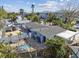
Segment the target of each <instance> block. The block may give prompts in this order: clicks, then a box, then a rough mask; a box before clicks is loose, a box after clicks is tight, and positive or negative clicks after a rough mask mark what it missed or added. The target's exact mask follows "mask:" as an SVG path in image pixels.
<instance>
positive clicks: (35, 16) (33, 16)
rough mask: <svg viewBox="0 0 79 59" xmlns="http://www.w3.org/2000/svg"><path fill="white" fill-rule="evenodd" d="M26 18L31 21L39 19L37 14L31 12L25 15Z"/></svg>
mask: <svg viewBox="0 0 79 59" xmlns="http://www.w3.org/2000/svg"><path fill="white" fill-rule="evenodd" d="M26 18H27V19H28V20H31V21H33V22H39V21H40V19H39V15H37V14H34V13H31V14H29V15H27V17H26Z"/></svg>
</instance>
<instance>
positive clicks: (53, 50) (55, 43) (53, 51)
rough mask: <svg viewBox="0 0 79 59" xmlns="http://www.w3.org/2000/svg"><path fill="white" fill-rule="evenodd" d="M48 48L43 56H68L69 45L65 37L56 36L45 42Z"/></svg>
mask: <svg viewBox="0 0 79 59" xmlns="http://www.w3.org/2000/svg"><path fill="white" fill-rule="evenodd" d="M45 44H46V46H47V48H46V49H44V51H43V53H42V56H43V57H46V58H64V57H68V56H69V55H68V56H66V54H67V47H66V44H65V42H64V40H63V39H60V38H58V39H57V38H54V39H50V40H47V41H46V42H45Z"/></svg>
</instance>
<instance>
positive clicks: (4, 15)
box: [0, 8, 7, 20]
mask: <svg viewBox="0 0 79 59" xmlns="http://www.w3.org/2000/svg"><path fill="white" fill-rule="evenodd" d="M4 18H7V12H6V11H5V10H4V9H3V8H0V20H2V19H4Z"/></svg>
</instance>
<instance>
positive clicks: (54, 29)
mask: <svg viewBox="0 0 79 59" xmlns="http://www.w3.org/2000/svg"><path fill="white" fill-rule="evenodd" d="M26 26H27V27H29V28H31V30H32V31H36V32H38V33H40V34H42V35H44V36H46V38H50V39H51V38H53V37H54V35H56V34H58V33H60V32H63V31H65V29H63V28H61V27H59V26H46V25H41V24H38V23H35V22H30V23H27V24H26Z"/></svg>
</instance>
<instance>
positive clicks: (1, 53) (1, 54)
mask: <svg viewBox="0 0 79 59" xmlns="http://www.w3.org/2000/svg"><path fill="white" fill-rule="evenodd" d="M12 50H14V49H13V48H11V47H10V46H9V45H7V44H4V43H0V58H15V57H17V55H16V53H14V52H12Z"/></svg>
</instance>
